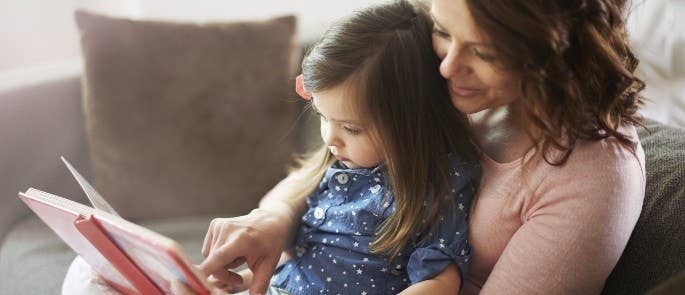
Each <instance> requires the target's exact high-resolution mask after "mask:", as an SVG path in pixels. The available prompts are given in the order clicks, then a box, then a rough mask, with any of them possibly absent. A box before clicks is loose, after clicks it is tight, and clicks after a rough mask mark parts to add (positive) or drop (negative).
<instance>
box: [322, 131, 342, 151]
mask: <svg viewBox="0 0 685 295" xmlns="http://www.w3.org/2000/svg"><path fill="white" fill-rule="evenodd" d="M333 129H335V128H327V130H325V132H323V141H324V143H326V145H327V146H329V147H341V146H342V140H340V137H339V136H338V135H337V132H336V131H335V130H333Z"/></svg>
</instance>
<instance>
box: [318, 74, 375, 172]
mask: <svg viewBox="0 0 685 295" xmlns="http://www.w3.org/2000/svg"><path fill="white" fill-rule="evenodd" d="M350 95H352V91H350V90H349V87H347V86H346V84H345V83H343V84H341V85H338V86H335V87H333V88H331V89H327V90H324V91H319V92H313V93H312V97H313V98H312V106H313V108H314V110H315V111H316V112H317V113H318V114H319V116H320V117H321V138H323V141H324V142H325V143H326V145H328V148H329V149H330V151H331V153H332V154H333V155H334V156H335V158H336V159H338V161H341V162H343V163H344V164H345V166H347V167H349V168H362V167H363V168H371V167H374V166H376V165H378V164H379V163H380V162H381V154H380V152H379V151H380V149H378V148H377V144H376V143H375V141H374V140H372V136H371V132H370V130H369V128H367V126H365V124H364V121H363V120H361V119H360V117H359V112H358V111H357V110H356V108H355V106H354V105H353V104H352V103H350V100H351V98H350Z"/></svg>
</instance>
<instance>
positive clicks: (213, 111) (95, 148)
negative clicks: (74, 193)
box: [76, 11, 298, 219]
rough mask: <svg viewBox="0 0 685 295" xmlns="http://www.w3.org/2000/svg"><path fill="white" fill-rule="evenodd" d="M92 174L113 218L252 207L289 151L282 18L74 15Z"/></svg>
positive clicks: (291, 115)
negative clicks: (81, 59)
mask: <svg viewBox="0 0 685 295" xmlns="http://www.w3.org/2000/svg"><path fill="white" fill-rule="evenodd" d="M76 22H77V24H78V27H79V29H80V31H81V42H82V48H83V55H84V58H85V72H84V83H83V100H84V101H83V108H84V112H85V120H86V133H87V139H88V144H89V148H90V156H91V164H92V175H93V177H94V185H95V187H96V188H97V189H98V191H99V192H100V193H101V194H102V195H103V196H104V197H105V198H106V199H107V200H109V201H110V202H111V203H112V205H113V207H114V208H115V209H117V210H118V211H119V213H121V214H122V215H124V216H126V217H129V218H132V219H138V218H157V217H173V216H181V215H188V214H193V215H198V214H218V215H235V214H242V213H246V212H248V211H249V210H250V209H251V208H254V207H255V206H256V204H257V202H258V200H259V198H260V197H261V196H263V195H264V193H266V192H267V191H268V189H270V188H271V187H272V186H273V185H274V184H275V183H277V182H278V180H280V179H281V178H282V177H283V176H284V172H285V167H286V164H287V162H288V161H289V160H290V156H291V154H292V153H293V152H294V150H295V147H296V141H297V138H296V136H295V134H294V133H292V132H291V127H292V126H293V124H294V121H295V120H296V116H297V108H298V107H297V105H296V104H294V103H293V102H292V100H289V98H292V94H291V87H290V86H291V80H292V78H291V77H289V74H290V73H291V72H292V71H291V67H292V66H291V62H290V61H291V54H292V53H293V52H294V51H293V50H294V48H293V47H294V41H293V40H294V34H295V24H296V20H295V17H294V16H287V17H281V18H275V19H271V20H266V21H255V22H235V23H223V24H219V23H209V24H193V23H173V22H159V21H142V20H129V19H116V18H110V17H105V16H101V15H95V14H91V13H88V12H84V11H78V12H76Z"/></svg>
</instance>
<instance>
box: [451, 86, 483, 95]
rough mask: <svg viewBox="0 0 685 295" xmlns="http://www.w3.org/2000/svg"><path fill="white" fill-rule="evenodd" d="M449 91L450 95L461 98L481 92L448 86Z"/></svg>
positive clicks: (474, 89)
mask: <svg viewBox="0 0 685 295" xmlns="http://www.w3.org/2000/svg"><path fill="white" fill-rule="evenodd" d="M450 90H451V91H452V93H454V94H456V95H457V96H461V97H473V96H476V95H478V94H480V92H481V90H480V89H476V88H467V87H459V86H454V85H451V84H450Z"/></svg>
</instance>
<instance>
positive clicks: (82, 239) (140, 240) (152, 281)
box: [19, 188, 209, 294]
mask: <svg viewBox="0 0 685 295" xmlns="http://www.w3.org/2000/svg"><path fill="white" fill-rule="evenodd" d="M19 198H20V199H21V200H22V201H23V202H24V203H26V205H28V206H29V208H31V209H32V210H33V211H34V212H35V213H36V215H38V216H39V217H40V218H41V219H42V220H43V222H45V223H46V224H47V225H48V226H49V227H50V228H51V229H52V230H53V231H54V232H55V233H56V234H57V235H58V236H60V238H62V240H64V242H65V243H66V244H67V245H69V247H71V248H72V249H73V250H74V251H75V252H76V253H78V254H79V255H80V256H82V257H83V259H84V260H85V261H86V262H87V263H88V264H90V266H91V267H92V268H93V269H94V270H95V271H96V272H97V273H98V274H100V276H101V277H102V278H103V279H105V280H106V281H107V282H108V283H109V284H110V285H111V286H112V287H114V288H116V289H117V290H119V291H120V292H122V293H124V294H141V293H142V294H164V293H167V294H168V293H170V282H171V280H173V279H176V280H180V281H182V282H184V283H186V284H187V285H188V286H189V287H190V288H191V289H192V290H193V291H195V292H196V293H198V294H209V291H208V290H209V287H208V286H209V285H208V283H207V282H206V279H205V277H204V276H203V275H201V274H200V273H199V271H198V270H197V268H195V267H194V266H193V264H192V263H191V261H190V259H188V258H187V256H186V255H185V254H184V253H183V251H182V250H181V247H180V245H178V243H176V242H175V241H173V240H172V239H169V238H167V237H165V236H163V235H161V234H158V233H156V232H154V231H151V230H149V229H146V228H144V227H141V226H139V225H136V224H134V223H131V222H129V221H127V220H125V219H123V218H121V217H119V216H117V215H115V214H110V213H108V212H105V211H103V210H100V209H96V208H91V207H88V206H85V205H83V204H80V203H77V202H74V201H71V200H68V199H65V198H62V197H59V196H56V195H52V194H49V193H46V192H42V191H39V190H36V189H33V188H31V189H29V190H27V191H26V192H24V193H19Z"/></svg>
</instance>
